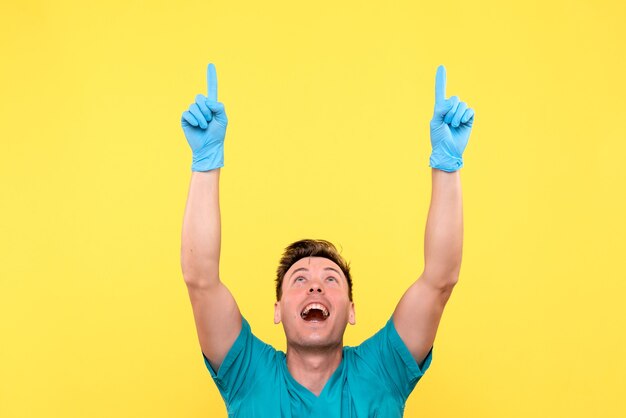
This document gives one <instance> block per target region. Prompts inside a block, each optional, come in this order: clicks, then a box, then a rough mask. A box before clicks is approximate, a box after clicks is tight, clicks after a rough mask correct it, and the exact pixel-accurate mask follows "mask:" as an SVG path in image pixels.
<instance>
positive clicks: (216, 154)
mask: <svg viewBox="0 0 626 418" xmlns="http://www.w3.org/2000/svg"><path fill="white" fill-rule="evenodd" d="M207 84H208V88H209V92H208V96H203V95H201V94H198V95H197V96H196V102H195V103H193V104H192V105H191V106H189V110H187V111H185V112H183V115H182V117H181V120H180V122H181V125H182V126H183V132H185V137H186V138H187V142H188V143H189V146H190V147H191V152H192V154H193V163H192V164H191V170H192V171H209V170H213V169H215V168H219V167H223V166H224V137H225V136H226V126H228V118H227V117H226V112H225V111H224V104H222V103H220V102H218V101H217V75H216V73H215V66H214V65H213V64H209V67H208V68H207Z"/></svg>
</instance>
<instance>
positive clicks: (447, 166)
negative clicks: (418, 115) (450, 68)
mask: <svg viewBox="0 0 626 418" xmlns="http://www.w3.org/2000/svg"><path fill="white" fill-rule="evenodd" d="M473 124H474V110H473V109H469V108H468V107H467V103H465V102H460V101H459V98H458V96H452V97H450V98H449V99H446V68H445V67H444V66H443V65H440V66H439V67H438V68H437V76H436V79H435V113H434V115H433V118H432V119H431V121H430V143H431V145H432V153H431V155H430V167H432V168H437V169H439V170H443V171H448V172H452V171H456V170H458V169H460V168H461V167H463V158H462V157H463V151H464V150H465V147H466V146H467V141H468V140H469V136H470V132H471V131H472V125H473Z"/></svg>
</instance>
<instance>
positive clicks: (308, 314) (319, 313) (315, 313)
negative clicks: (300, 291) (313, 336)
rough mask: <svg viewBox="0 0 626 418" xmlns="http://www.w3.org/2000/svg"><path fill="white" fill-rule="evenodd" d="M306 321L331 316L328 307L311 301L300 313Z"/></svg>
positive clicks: (322, 319) (324, 318) (321, 319)
mask: <svg viewBox="0 0 626 418" xmlns="http://www.w3.org/2000/svg"><path fill="white" fill-rule="evenodd" d="M300 316H301V317H302V319H304V320H305V321H325V320H326V318H328V317H329V316H330V312H328V309H326V307H325V306H324V305H322V304H319V303H310V304H308V305H307V306H306V307H305V308H304V310H303V311H302V312H301V313H300Z"/></svg>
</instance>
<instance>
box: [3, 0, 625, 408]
mask: <svg viewBox="0 0 626 418" xmlns="http://www.w3.org/2000/svg"><path fill="white" fill-rule="evenodd" d="M419 3H421V4H418V2H413V1H403V2H391V3H381V2H378V1H377V2H373V1H372V2H363V1H350V2H335V1H319V2H308V3H307V4H303V3H301V2H293V1H280V2H272V3H267V2H264V3H261V2H253V1H247V2H242V1H237V2H235V1H220V2H207V1H196V2H184V3H180V4H179V3H178V2H165V1H154V2H148V1H123V2H122V1H115V2H106V3H105V2H100V4H91V3H89V2H81V1H54V2H43V1H39V2H37V1H26V2H13V3H6V2H3V4H2V9H1V13H0V35H1V38H0V42H1V43H0V45H1V46H0V54H1V57H2V58H1V59H2V65H0V91H1V94H0V97H1V100H0V106H1V108H0V140H1V142H0V181H1V182H0V186H1V189H0V193H1V194H0V196H1V204H0V211H1V216H0V236H1V238H0V258H1V261H0V278H1V279H0V280H1V282H0V286H1V287H0V338H1V341H0V416H1V417H3V418H17V417H64V418H70V417H118V418H121V417H133V418H134V417H151V418H157V417H207V416H211V417H213V416H215V417H219V416H226V412H225V408H224V405H223V403H222V400H221V397H220V395H219V392H218V391H217V389H216V387H215V385H214V384H213V382H212V380H211V378H210V376H209V373H208V371H207V370H206V369H205V366H204V364H203V361H202V357H201V354H200V348H199V344H198V342H197V339H196V334H195V327H194V323H193V316H192V312H191V306H190V304H189V300H188V295H187V291H186V288H185V285H184V282H183V278H182V275H181V269H180V259H179V251H180V232H181V225H182V218H183V209H184V205H185V199H186V195H187V190H188V185H189V179H190V167H191V152H190V149H189V147H188V145H187V143H186V141H185V138H184V135H183V132H182V129H181V127H180V115H181V113H182V112H183V111H184V110H185V109H186V108H187V107H188V106H189V104H191V103H192V102H193V100H194V98H195V95H196V94H198V93H203V94H206V76H205V74H206V65H207V63H208V62H213V63H215V65H216V69H217V75H218V83H219V90H218V99H219V100H220V101H222V102H223V103H224V104H225V106H226V112H227V115H228V117H229V126H228V130H227V134H226V155H225V163H226V166H225V167H224V168H223V169H222V176H221V177H222V180H221V203H222V221H223V230H222V234H223V243H222V259H221V276H222V279H223V281H224V282H225V283H226V284H227V286H228V287H229V288H230V289H231V291H232V292H233V294H234V295H235V297H236V299H237V301H238V303H239V306H240V308H241V310H242V312H243V314H244V315H245V316H246V317H247V318H248V319H249V321H250V323H251V325H252V328H253V330H254V331H255V333H256V334H257V335H258V336H259V337H261V338H262V339H264V340H265V341H267V342H269V343H272V344H274V345H275V346H276V347H277V348H280V349H284V336H283V333H282V328H281V327H280V326H278V327H277V326H274V325H273V323H272V312H273V311H272V305H273V301H274V299H273V298H274V288H273V280H274V272H275V268H276V265H277V262H278V259H279V257H280V254H281V252H282V250H283V248H284V247H285V246H286V245H288V244H289V243H291V242H292V241H295V240H297V239H300V238H304V237H311V238H324V239H328V240H331V241H333V242H334V243H336V244H337V245H338V246H339V247H340V248H343V254H344V255H345V257H346V258H347V259H348V260H350V261H351V263H352V268H353V275H354V280H355V288H354V292H355V298H356V299H355V301H356V307H357V325H356V326H355V327H349V329H348V332H347V334H346V338H345V343H346V344H348V345H355V344H358V343H360V342H361V341H362V340H363V339H364V338H366V337H368V336H369V335H371V334H372V333H373V332H375V331H376V330H378V329H379V328H380V327H382V326H383V325H384V323H385V321H386V320H387V319H388V318H389V316H390V315H391V313H392V311H393V308H394V307H395V304H396V303H397V301H398V300H399V298H400V296H401V295H402V293H403V292H404V290H405V289H406V288H407V287H408V286H409V285H410V284H411V282H412V281H413V280H415V279H416V278H417V277H418V276H419V274H420V273H421V271H422V268H423V234H424V226H425V223H426V216H427V211H428V203H429V199H430V181H431V178H430V168H429V167H428V157H429V154H430V140H429V125H428V123H429V120H430V117H431V115H432V108H433V103H434V80H435V71H436V68H437V65H439V64H444V65H445V66H446V68H447V72H448V89H447V93H448V96H451V95H458V96H460V98H461V100H464V101H466V102H467V103H468V104H469V105H470V107H472V108H474V109H475V112H476V119H475V126H474V129H473V132H472V135H471V137H470V142H469V145H468V147H467V150H466V152H465V155H464V160H465V167H464V168H463V169H462V172H461V173H462V174H461V177H462V183H463V194H464V215H465V242H464V254H463V257H464V258H463V267H462V270H461V278H460V282H459V284H458V286H457V287H456V289H455V292H454V294H453V296H452V298H451V299H450V301H449V302H448V306H447V309H446V312H445V314H444V316H443V319H442V323H441V326H440V328H439V332H438V335H437V339H436V340H435V348H434V353H433V363H432V365H431V368H430V369H429V371H428V372H427V373H426V375H425V376H424V377H423V378H422V380H421V381H420V382H419V384H418V385H417V387H416V389H415V391H414V392H413V394H412V395H411V397H410V398H409V401H408V403H407V407H406V415H405V416H406V417H455V418H457V417H482V418H491V417H494V418H496V417H498V418H499V417H511V418H515V417H524V418H526V417H570V418H575V417H623V416H625V415H626V406H625V404H624V403H623V400H620V397H621V396H623V394H624V393H625V392H626V377H625V376H626V359H625V353H626V350H625V345H626V333H625V332H624V330H625V329H626V307H625V306H626V303H624V298H625V290H626V274H625V273H624V265H623V262H622V261H621V260H623V255H624V254H623V253H624V252H625V250H626V244H625V236H626V215H625V214H626V170H625V169H624V167H625V166H626V161H625V159H624V155H625V153H626V124H625V123H624V122H625V120H626V119H625V115H624V100H625V97H626V81H625V78H624V74H625V73H626V59H625V56H626V53H625V49H624V45H625V41H626V27H625V25H624V21H626V7H625V6H624V3H623V2H619V1H591V0H587V1H548V2H547V1H533V0H531V1H523V2H522V1H519V2H516V3H515V4H510V3H508V2H501V1H495V0H493V1H479V2H470V1H462V2H461V1H456V0H450V1H446V2H439V1H431V2H419Z"/></svg>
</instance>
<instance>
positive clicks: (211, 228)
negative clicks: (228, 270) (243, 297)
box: [181, 168, 221, 284]
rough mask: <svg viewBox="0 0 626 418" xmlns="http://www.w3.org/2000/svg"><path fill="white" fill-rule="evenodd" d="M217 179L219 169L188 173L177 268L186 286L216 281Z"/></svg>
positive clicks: (218, 242)
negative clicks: (180, 270)
mask: <svg viewBox="0 0 626 418" xmlns="http://www.w3.org/2000/svg"><path fill="white" fill-rule="evenodd" d="M219 176H220V169H219V168H217V169H214V170H210V171H194V172H192V176H191V183H190V186H189V195H188V197H187V205H186V207H185V216H184V220H183V231H182V245H181V266H182V270H183V276H184V278H185V281H186V282H187V283H196V284H197V283H202V284H216V283H217V282H218V281H219V260H220V245H221V225H220V206H219Z"/></svg>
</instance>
